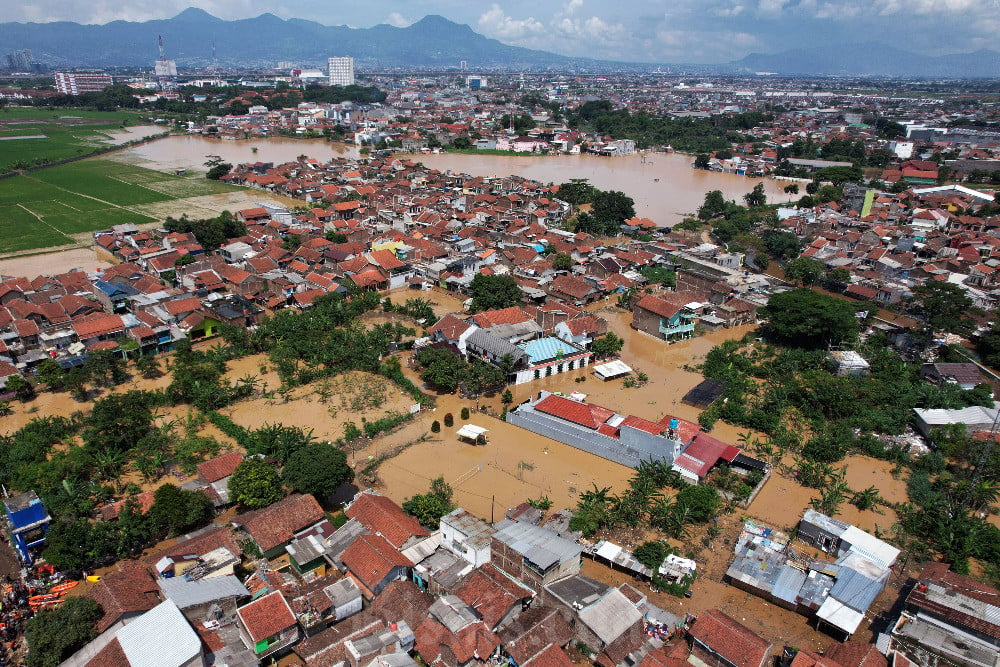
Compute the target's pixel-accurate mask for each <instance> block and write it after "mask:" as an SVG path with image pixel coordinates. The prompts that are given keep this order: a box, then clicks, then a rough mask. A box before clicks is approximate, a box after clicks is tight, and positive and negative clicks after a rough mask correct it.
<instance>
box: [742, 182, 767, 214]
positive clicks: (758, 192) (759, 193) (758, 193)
mask: <svg viewBox="0 0 1000 667" xmlns="http://www.w3.org/2000/svg"><path fill="white" fill-rule="evenodd" d="M743 201H745V202H746V204H747V206H749V207H750V208H756V207H758V206H763V205H764V204H766V203H767V195H766V194H764V184H763V183H758V184H757V185H755V186H753V190H751V191H750V192H748V193H746V194H745V195H743Z"/></svg>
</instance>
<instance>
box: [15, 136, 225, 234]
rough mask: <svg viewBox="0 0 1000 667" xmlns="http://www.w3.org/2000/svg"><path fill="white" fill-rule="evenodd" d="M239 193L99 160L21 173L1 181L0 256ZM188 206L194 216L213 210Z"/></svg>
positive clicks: (196, 179)
mask: <svg viewBox="0 0 1000 667" xmlns="http://www.w3.org/2000/svg"><path fill="white" fill-rule="evenodd" d="M4 143H6V142H2V141H0V144H4ZM238 191H240V188H235V187H232V186H228V185H225V184H222V183H217V182H215V181H209V180H206V179H205V178H204V177H201V176H199V175H194V176H177V175H174V174H167V173H164V172H160V171H155V170H152V169H145V168H143V167H137V166H134V165H129V164H124V163H122V162H117V161H113V160H102V159H93V160H81V161H79V162H73V163H70V164H66V165H61V166H58V167H51V168H48V169H42V170H40V171H36V172H33V173H30V174H22V175H19V176H15V177H13V178H8V179H4V180H0V253H10V252H18V251H25V250H33V249H41V248H51V247H55V246H63V245H68V244H78V243H80V242H81V241H82V242H87V241H89V239H88V238H87V234H88V233H89V232H93V231H95V230H98V229H107V228H108V227H111V226H112V225H118V224H123V223H129V222H130V223H135V224H143V223H148V222H154V221H156V220H160V219H162V218H163V216H162V215H160V214H159V209H161V208H163V205H164V204H183V203H185V201H184V200H189V199H191V198H195V197H205V196H209V195H220V194H225V193H232V192H238ZM190 203H191V207H190V208H191V210H192V212H193V214H197V213H200V212H202V211H201V210H202V209H205V210H208V211H211V210H212V209H214V208H217V207H215V206H205V205H204V202H200V201H192V202H190ZM157 207H159V208H157ZM167 208H168V209H175V208H177V207H175V206H173V205H171V206H168V207H167ZM179 208H181V209H184V208H185V207H183V206H181V207H179ZM196 217H197V216H196Z"/></svg>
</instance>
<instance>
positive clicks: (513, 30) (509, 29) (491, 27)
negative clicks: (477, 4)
mask: <svg viewBox="0 0 1000 667" xmlns="http://www.w3.org/2000/svg"><path fill="white" fill-rule="evenodd" d="M478 26H479V30H480V31H481V32H482V33H483V34H484V35H486V36H487V37H495V38H496V39H500V40H511V41H515V42H516V41H518V40H521V39H524V38H526V37H530V36H533V35H539V34H541V33H542V32H544V31H545V26H544V25H542V23H541V21H538V20H536V19H535V18H534V17H533V16H529V17H528V18H525V19H515V18H512V17H510V16H507V15H506V14H505V13H504V11H503V9H501V8H500V5H497V4H493V5H491V6H490V8H489V10H487V11H486V12H485V13H484V14H483V15H482V16H480V17H479V23H478Z"/></svg>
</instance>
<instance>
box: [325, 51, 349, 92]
mask: <svg viewBox="0 0 1000 667" xmlns="http://www.w3.org/2000/svg"><path fill="white" fill-rule="evenodd" d="M326 71H327V74H329V75H330V85H331V86H353V85H354V58H351V57H350V56H338V57H335V58H330V59H329V60H327V70H326Z"/></svg>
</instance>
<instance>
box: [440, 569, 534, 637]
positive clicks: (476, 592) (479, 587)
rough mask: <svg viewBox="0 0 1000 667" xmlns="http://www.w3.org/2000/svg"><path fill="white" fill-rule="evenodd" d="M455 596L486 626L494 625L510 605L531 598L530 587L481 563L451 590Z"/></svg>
mask: <svg viewBox="0 0 1000 667" xmlns="http://www.w3.org/2000/svg"><path fill="white" fill-rule="evenodd" d="M455 595H457V596H458V597H459V598H461V599H462V601H463V602H465V604H467V605H469V606H470V607H472V608H473V609H475V610H476V611H477V612H479V615H480V616H481V617H482V619H483V623H485V624H486V627H488V628H491V629H492V628H496V626H497V624H498V623H500V621H501V620H503V618H504V616H506V615H507V612H509V611H510V610H511V609H512V608H513V607H515V606H518V607H519V606H520V605H521V602H522V601H523V600H525V599H528V598H531V597H533V595H534V594H533V593H532V592H531V590H530V589H528V588H525V587H524V586H522V585H521V584H519V583H517V582H516V581H514V580H513V579H511V578H510V577H508V576H507V575H506V574H504V573H503V572H501V571H500V570H498V569H497V568H496V567H495V566H493V565H492V564H488V565H485V566H483V567H481V568H479V569H478V570H474V571H473V572H472V574H470V575H469V577H468V578H467V579H466V580H465V582H463V583H462V586H461V587H460V588H459V589H458V590H456V591H455Z"/></svg>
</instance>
